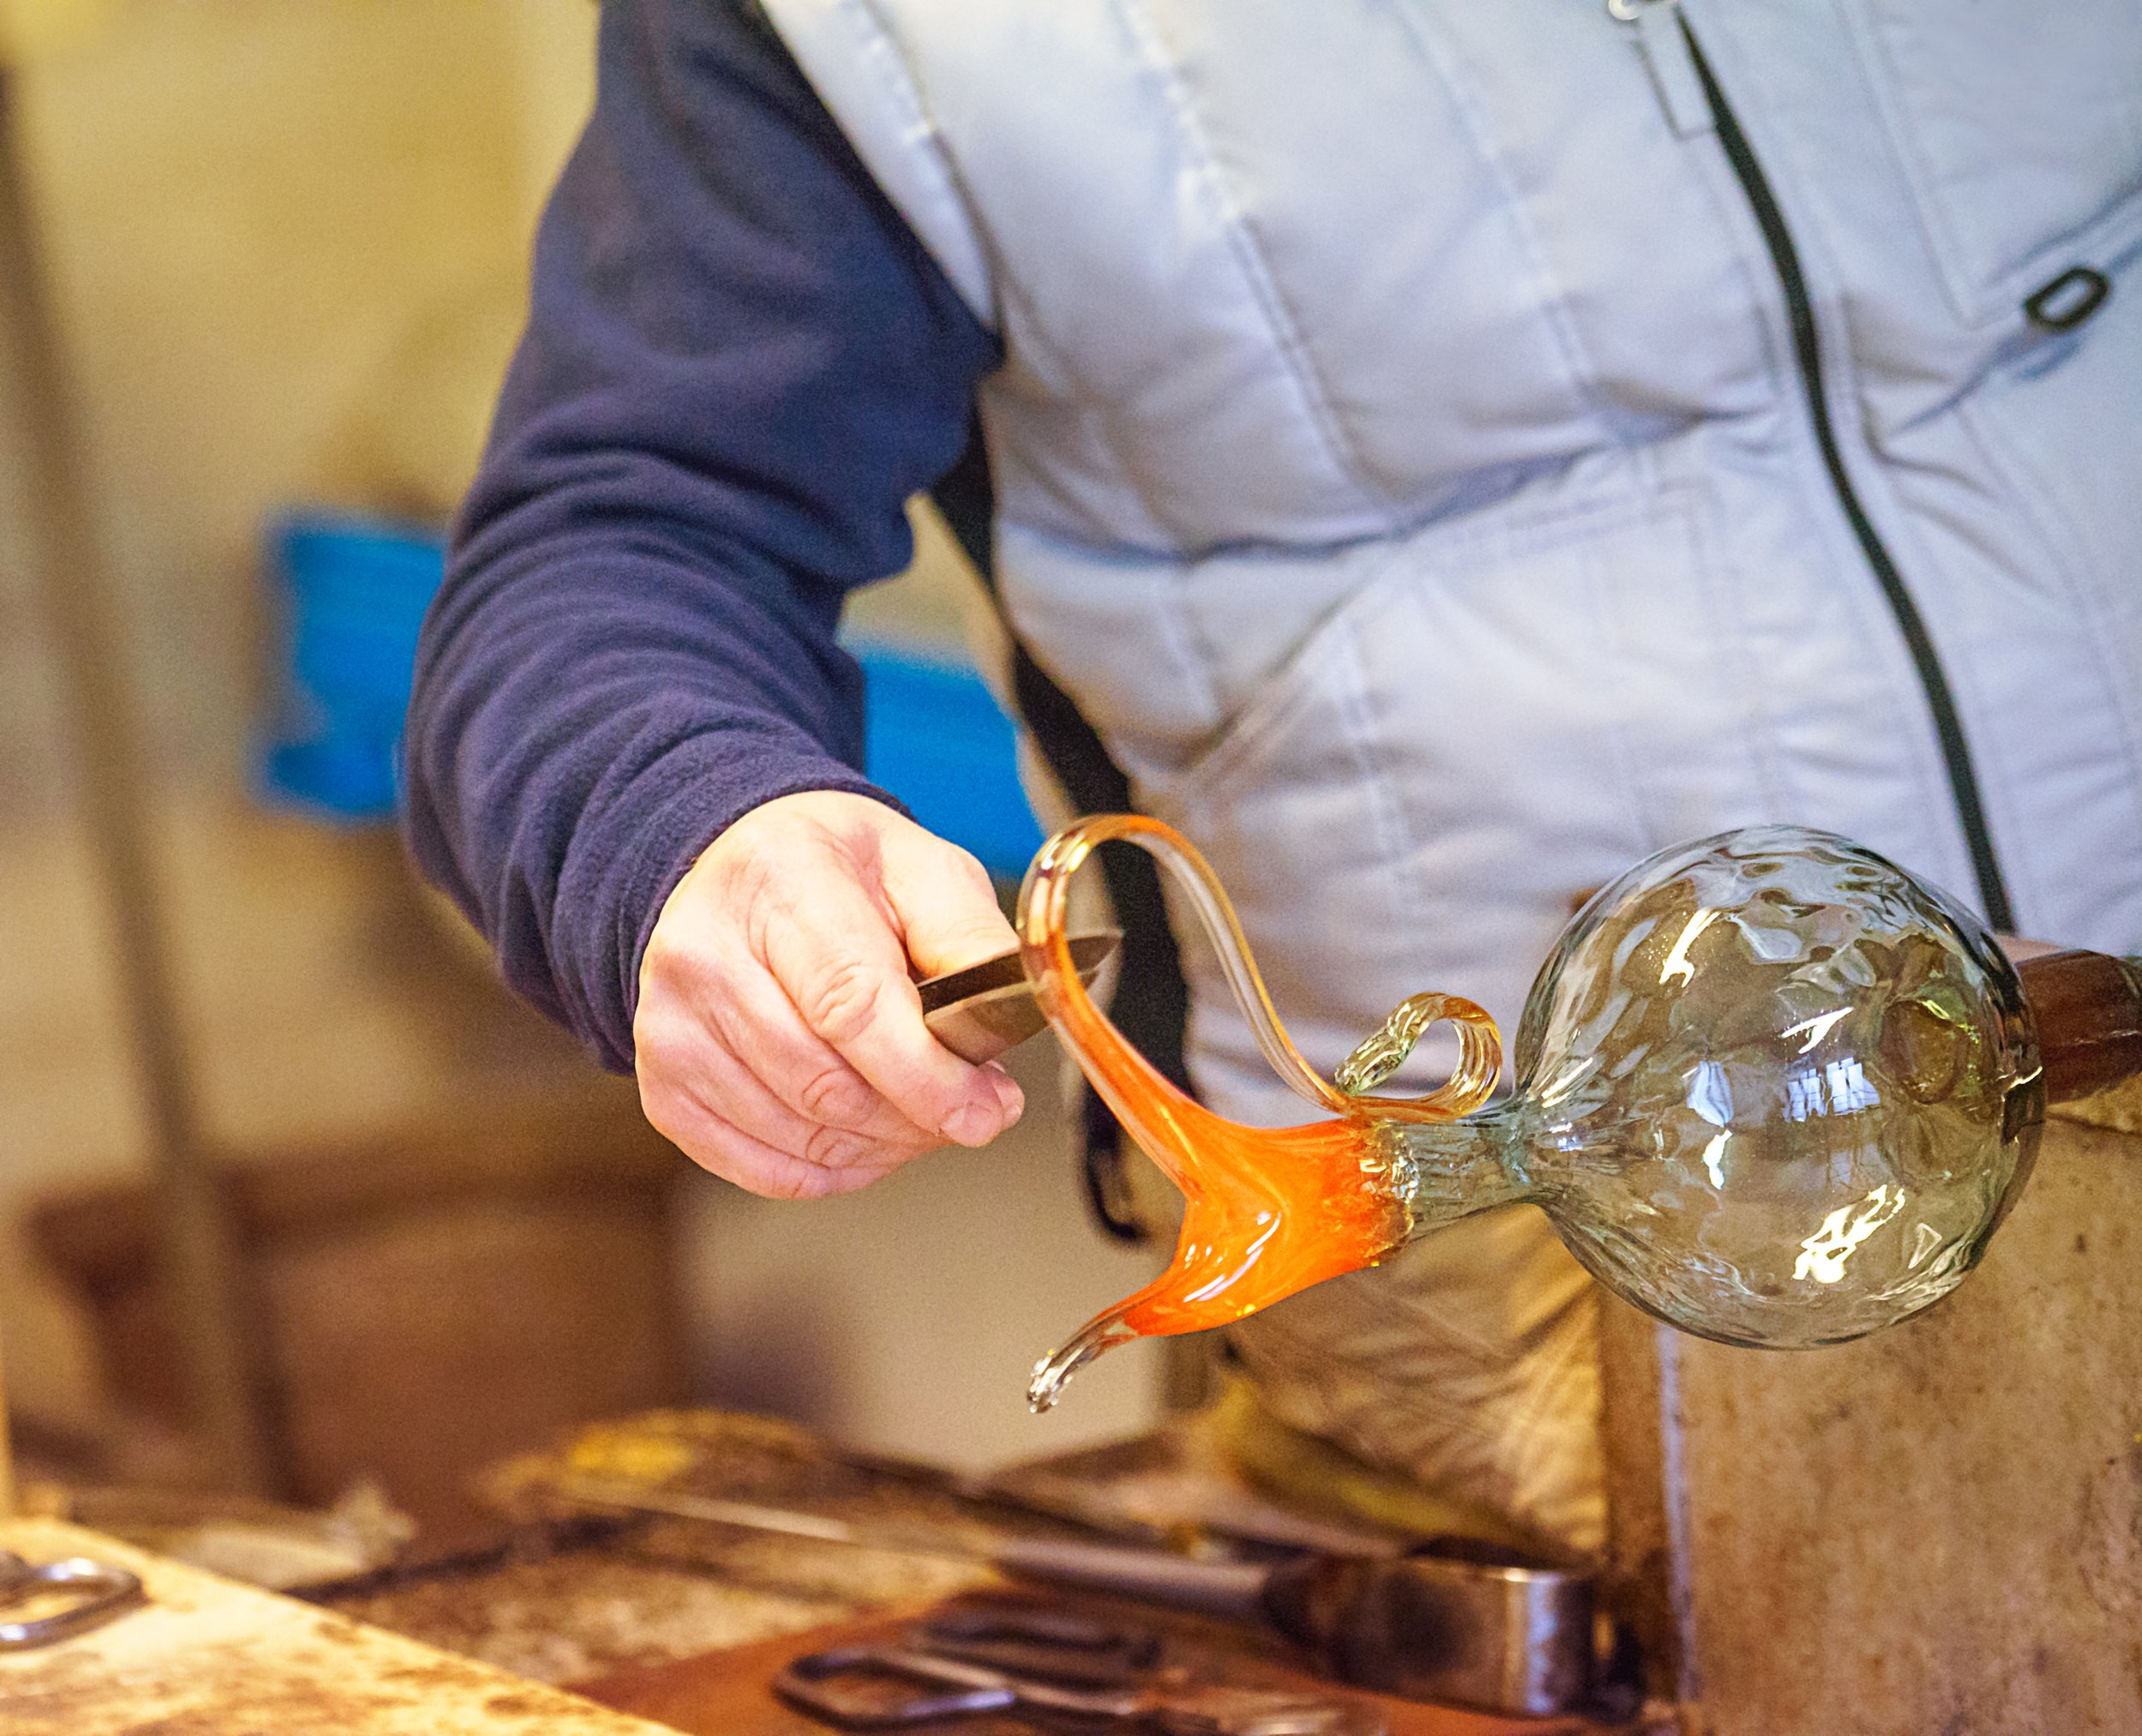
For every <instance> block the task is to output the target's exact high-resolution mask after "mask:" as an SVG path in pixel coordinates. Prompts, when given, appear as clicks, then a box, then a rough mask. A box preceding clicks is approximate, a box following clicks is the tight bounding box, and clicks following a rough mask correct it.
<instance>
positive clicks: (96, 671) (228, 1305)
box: [0, 67, 271, 1493]
mask: <svg viewBox="0 0 2142 1736" xmlns="http://www.w3.org/2000/svg"><path fill="white" fill-rule="evenodd" d="M36 243H37V226H36V223H35V219H34V216H33V210H32V204H31V197H30V192H29V188H28V184H27V177H26V175H25V173H24V170H23V157H22V144H21V117H20V111H19V96H18V93H17V90H16V87H15V75H12V74H10V73H9V71H8V69H5V68H4V67H0V345H4V346H5V347H6V349H8V350H11V351H12V352H13V353H12V355H11V356H9V358H8V359H9V361H10V362H12V364H13V367H12V371H13V373H14V374H15V378H16V380H18V381H19V382H20V386H21V392H20V394H19V396H20V403H19V404H17V405H16V407H15V409H16V418H15V419H16V423H17V436H16V439H15V445H16V446H17V447H18V449H19V450H20V451H21V453H22V455H23V458H24V461H25V465H26V469H27V477H28V482H29V487H28V488H27V491H26V494H27V506H28V518H29V526H28V528H29V533H30V542H31V547H32V549H33V556H32V558H33V560H34V562H35V564H36V566H37V568H38V578H39V581H40V582H41V584H42V587H43V590H44V594H45V604H46V607H47V608H48V609H49V611H50V616H51V626H52V630H53V633H54V636H55V640H56V643H57V648H58V651H59V662H60V664H61V668H62V674H63V685H64V688H65V691H66V696H67V700H68V707H69V722H70V724H71V725H72V733H73V736H74V745H75V751H76V752H77V753H78V755H79V756H80V768H81V784H82V811H83V819H84V821H85V823H86V824H87V829H88V833H89V840H90V844H91V847H92V849H93V853H94V857H95V860H96V863H97V866H98V870H99V877H100V878H101V879H102V881H103V889H104V895H105V906H106V908H107V911H108V913H109V916H110V919H111V935H112V938H113V940H114V941H115V942H116V943H117V949H116V955H115V957H114V959H113V964H114V967H115V968H116V970H117V974H118V979H119V985H120V989H121V995H122V999H123V1003H124V1007H125V1013H126V1020H127V1027H128V1037H129V1042H130V1045H131V1047H132V1051H133V1059H134V1065H135V1075H136V1078H137V1081H138V1083H139V1085H140V1088H141V1104H142V1110H143V1113H144V1118H145V1119H146V1121H147V1127H148V1135H149V1146H150V1156H151V1161H152V1163H153V1168H154V1175H155V1182H156V1188H157V1200H158V1206H159V1218H160V1227H161V1254H162V1256H163V1260H164V1263H165V1272H166V1275H167V1279H168V1282H169V1284H170V1287H171V1304H172V1309H173V1313H174V1314H175V1317H176V1322H177V1328H178V1332H177V1338H178V1350H179V1362H180V1374H181V1377H182V1382H183V1387H184V1392H185V1395H186V1399H187V1404H188V1412H189V1415H190V1420H191V1422H192V1424H193V1426H194V1429H195V1430H196V1431H197V1432H198V1434H199V1435H200V1438H201V1440H202V1441H203V1443H204V1445H205V1446H206V1447H207V1449H208V1451H209V1452H210V1454H211V1455H212V1469H213V1470H214V1471H215V1473H216V1474H217V1475H218V1477H219V1479H220V1480H222V1481H223V1482H226V1483H228V1484H229V1485H230V1486H231V1487H233V1488H238V1489H242V1490H247V1491H256V1492H263V1493H265V1492H268V1491H269V1489H270V1487H271V1485H270V1476H269V1466H270V1463H271V1460H270V1456H269V1453H268V1450H267V1440H266V1428H265V1426H264V1422H263V1418H262V1415H261V1407H260V1404H259V1402H258V1393H259V1390H260V1389H259V1386H258V1385H257V1384H256V1381H255V1380H254V1369H255V1366H256V1363H255V1355H254V1345H253V1343H252V1341H251V1339H250V1338H248V1336H247V1334H246V1333H245V1332H244V1330H243V1328H244V1324H245V1322H244V1318H243V1313H242V1310H241V1308H240V1307H239V1305H238V1302H237V1289H236V1282H235V1273H236V1237H235V1236H234V1234H233V1231H232V1226H231V1224H230V1214H229V1212H228V1209H227V1206H226V1204H225V1201H224V1198H223V1196H222V1194H221V1193H220V1192H219V1190H218V1187H217V1183H216V1177H215V1175H214V1172H213V1170H212V1167H211V1165H210V1164H209V1161H208V1158H207V1154H206V1152H205V1151H204V1149H203V1146H202V1140H201V1136H200V1120H199V1116H198V1112H197V1110H196V1108H195V1105H194V1099H193V1095H192V1092H191V1090H190V1087H189V1082H188V1071H187V1068H186V1064H185V1056H184V1053H183V1050H182V1043H181V1039H180V1034H179V1020H178V1002H177V994H176V992H175V991H174V988H173V985H172V982H171V975H170V969H171V965H170V957H169V953H168V949H167V948H166V946H165V934H166V925H165V920H164V915H163V900H162V898H161V895H160V890H161V889H160V887H159V882H158V880H157V876H156V871H155V867H154V864H153V859H152V855H151V848H150V843H149V838H148V828H147V823H146V821H145V818H144V817H143V813H142V807H143V802H142V795H141V775H140V767H141V754H140V733H139V730H138V728H137V727H136V724H135V719H134V715H133V712H132V708H131V706H130V704H129V696H128V694H127V691H126V684H125V682H124V681H123V679H122V678H121V675H120V673H119V655H118V648H119V644H120V643H121V642H120V639H119V637H118V635H117V633H116V632H114V631H113V626H114V620H115V616H116V610H115V608H114V605H113V603H112V601H111V586H110V584H109V581H108V578H107V576H106V574H105V571H104V566H103V562H102V559H101V554H100V551H99V547H98V542H97V537H96V534H95V531H94V530H93V526H92V524H91V518H90V512H89V487H88V481H87V464H86V463H85V462H84V458H83V455H82V448H81V440H80V437H79V429H78V428H77V425H76V422H75V415H74V407H73V404H72V402H71V399H70V396H69V389H68V381H67V380H66V378H65V372H64V369H63V367H62V365H61V362H60V349H59V338H58V327H57V321H56V320H55V319H54V318H53V314H52V309H51V305H50V303H49V302H48V301H47V300H46V296H45V284H44V283H43V281H42V278H41V276H40V273H39V269H38V251H37V245H36Z"/></svg>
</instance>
